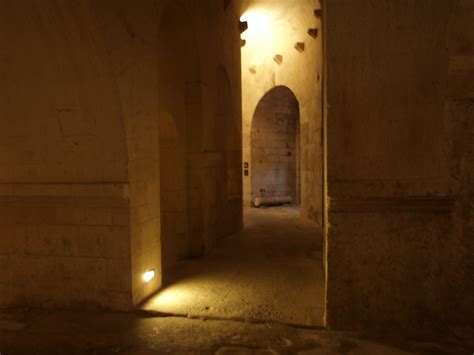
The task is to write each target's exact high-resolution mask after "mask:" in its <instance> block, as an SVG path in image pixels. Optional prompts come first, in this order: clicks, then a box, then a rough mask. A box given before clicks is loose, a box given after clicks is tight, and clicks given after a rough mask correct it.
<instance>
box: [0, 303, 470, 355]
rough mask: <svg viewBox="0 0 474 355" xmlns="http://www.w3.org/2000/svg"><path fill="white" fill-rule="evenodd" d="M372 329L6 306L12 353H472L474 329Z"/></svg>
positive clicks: (3, 325)
mask: <svg viewBox="0 0 474 355" xmlns="http://www.w3.org/2000/svg"><path fill="white" fill-rule="evenodd" d="M466 331H467V332H468V331H469V329H456V330H451V329H445V330H444V332H442V333H439V334H436V333H434V334H399V333H392V334H386V335H382V336H381V335H378V334H372V335H370V336H367V335H364V334H358V333H349V332H328V331H324V330H315V329H304V328H298V327H294V326H293V327H288V326H284V325H278V324H270V323H261V324H253V323H248V322H235V321H213V320H194V319H186V318H177V317H166V318H160V317H151V318H150V317H143V316H141V315H137V314H130V313H115V314H113V313H100V314H97V313H65V312H54V313H48V314H46V313H40V312H28V313H2V314H0V340H1V345H0V347H1V348H2V353H5V354H31V353H34V354H52V353H53V354H117V353H119V354H121V353H125V354H157V353H158V354H193V355H194V354H196V355H212V354H239V355H247V354H272V355H274V354H282V355H283V354H298V355H299V354H301V355H313V354H314V355H319V354H321V355H327V354H352V355H356V354H359V355H366V354H377V355H402V354H427V355H428V354H440V355H445V354H470V353H471V352H472V347H473V345H474V344H473V338H472V329H471V333H470V334H469V333H466Z"/></svg>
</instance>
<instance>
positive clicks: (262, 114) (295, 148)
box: [251, 86, 300, 204]
mask: <svg viewBox="0 0 474 355" xmlns="http://www.w3.org/2000/svg"><path fill="white" fill-rule="evenodd" d="M299 136H300V134H299V104H298V101H297V100H296V97H295V96H294V95H293V93H292V92H291V91H290V90H289V89H288V88H285V87H282V86H277V87H275V88H274V89H272V90H270V91H269V92H268V93H267V94H266V95H265V96H264V97H263V98H262V100H260V102H259V104H258V106H257V108H256V109H255V114H254V117H253V122H252V132H251V155H252V170H251V185H252V186H251V188H252V191H251V196H252V201H253V199H254V198H255V197H262V196H291V198H292V202H294V203H296V204H299V201H300V195H299V190H300V154H299V153H300V148H299V145H300V139H299V138H300V137H299Z"/></svg>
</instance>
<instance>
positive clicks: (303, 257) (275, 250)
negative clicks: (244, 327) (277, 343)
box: [143, 206, 324, 327]
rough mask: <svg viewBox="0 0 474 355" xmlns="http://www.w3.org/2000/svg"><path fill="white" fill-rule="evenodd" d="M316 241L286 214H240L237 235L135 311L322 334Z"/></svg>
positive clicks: (185, 266)
mask: <svg viewBox="0 0 474 355" xmlns="http://www.w3.org/2000/svg"><path fill="white" fill-rule="evenodd" d="M321 250H322V234H321V227H320V226H318V225H317V224H315V223H313V222H311V221H309V220H306V219H303V218H301V217H299V210H298V209H297V208H292V207H286V206H283V207H272V208H260V209H257V208H248V209H246V210H245V228H244V229H243V231H241V232H240V233H237V234H235V235H233V236H231V237H228V238H224V239H222V240H221V241H220V242H219V243H218V245H217V247H216V248H215V249H214V251H213V252H212V253H211V254H210V255H209V256H207V257H206V258H204V259H198V260H188V261H185V262H181V263H180V264H179V265H178V267H177V268H176V269H175V270H173V272H172V275H170V279H171V282H170V284H169V286H168V287H165V288H164V289H163V290H162V291H161V292H160V293H158V294H157V295H156V296H154V297H153V298H151V299H150V300H149V301H148V302H147V303H145V304H144V305H143V309H144V310H147V311H150V312H159V313H165V314H171V315H181V316H188V317H192V318H196V317H206V318H209V319H226V320H248V321H253V322H255V321H273V322H279V323H283V324H296V325H306V326H320V327H322V326H323V316H324V271H323V261H322V252H321Z"/></svg>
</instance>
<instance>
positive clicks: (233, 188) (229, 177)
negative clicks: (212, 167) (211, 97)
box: [214, 65, 242, 238]
mask: <svg viewBox="0 0 474 355" xmlns="http://www.w3.org/2000/svg"><path fill="white" fill-rule="evenodd" d="M216 89H217V102H216V114H215V124H214V128H215V149H216V152H217V153H218V155H219V159H218V162H217V176H216V178H217V179H216V183H217V191H216V209H217V211H218V212H219V213H218V214H217V237H218V238H220V237H223V236H226V235H229V234H231V233H233V232H235V231H236V230H238V229H239V228H240V224H241V223H240V222H239V221H241V219H242V218H241V216H240V214H241V212H240V211H241V207H240V205H241V198H242V193H241V190H242V178H241V165H242V164H241V156H242V154H241V135H240V128H239V126H240V125H241V121H240V119H239V116H238V114H237V112H236V108H235V105H234V102H233V97H232V87H231V82H230V79H229V76H228V74H227V71H226V69H225V67H224V66H223V65H219V66H218V67H217V71H216Z"/></svg>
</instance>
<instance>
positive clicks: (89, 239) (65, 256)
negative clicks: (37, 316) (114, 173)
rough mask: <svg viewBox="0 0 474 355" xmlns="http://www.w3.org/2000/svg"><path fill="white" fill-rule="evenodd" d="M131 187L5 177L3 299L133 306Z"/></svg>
mask: <svg viewBox="0 0 474 355" xmlns="http://www.w3.org/2000/svg"><path fill="white" fill-rule="evenodd" d="M126 190H127V189H126V186H124V185H120V184H1V185H0V307H5V306H9V307H14V306H17V307H24V306H30V307H68V308H77V309H83V308H87V307H91V306H93V307H97V306H100V307H105V308H113V309H128V308H130V306H131V295H130V281H131V280H130V223H129V211H130V210H129V203H128V198H127V191H126Z"/></svg>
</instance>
